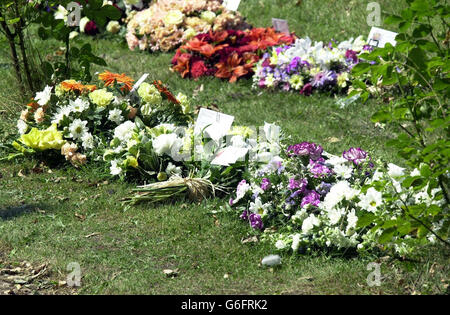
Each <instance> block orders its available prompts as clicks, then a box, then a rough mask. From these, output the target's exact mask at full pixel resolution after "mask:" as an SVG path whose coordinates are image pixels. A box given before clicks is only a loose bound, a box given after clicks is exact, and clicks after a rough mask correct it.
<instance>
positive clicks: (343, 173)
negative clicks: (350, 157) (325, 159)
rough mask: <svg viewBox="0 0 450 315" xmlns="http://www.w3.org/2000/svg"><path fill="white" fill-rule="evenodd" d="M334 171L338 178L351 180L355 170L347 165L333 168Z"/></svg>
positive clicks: (338, 165) (337, 165)
mask: <svg viewBox="0 0 450 315" xmlns="http://www.w3.org/2000/svg"><path fill="white" fill-rule="evenodd" d="M333 171H334V172H335V173H336V175H337V176H339V177H341V178H344V179H349V178H350V177H352V173H353V168H351V167H349V166H347V165H345V164H336V165H335V166H334V167H333Z"/></svg>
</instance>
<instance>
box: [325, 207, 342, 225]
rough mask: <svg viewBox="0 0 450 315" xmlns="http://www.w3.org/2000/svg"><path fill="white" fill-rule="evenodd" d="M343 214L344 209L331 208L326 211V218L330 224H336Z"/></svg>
mask: <svg viewBox="0 0 450 315" xmlns="http://www.w3.org/2000/svg"><path fill="white" fill-rule="evenodd" d="M344 214H345V209H331V210H330V211H328V218H329V219H330V223H331V224H333V225H334V224H337V223H338V222H339V221H340V220H341V217H342V216H343V215H344Z"/></svg>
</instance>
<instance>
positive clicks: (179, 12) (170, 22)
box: [126, 0, 250, 51]
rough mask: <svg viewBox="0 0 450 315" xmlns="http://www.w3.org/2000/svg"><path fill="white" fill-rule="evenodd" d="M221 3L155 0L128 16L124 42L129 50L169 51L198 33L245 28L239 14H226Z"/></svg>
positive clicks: (192, 0) (212, 1) (217, 0)
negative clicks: (146, 7)
mask: <svg viewBox="0 0 450 315" xmlns="http://www.w3.org/2000/svg"><path fill="white" fill-rule="evenodd" d="M222 2H223V1H222V0H209V1H206V0H157V1H155V2H153V3H152V4H151V5H150V7H149V8H148V9H146V10H143V11H140V12H134V13H131V14H130V16H129V18H128V20H129V22H128V25H127V34H126V39H127V42H128V46H129V48H130V49H131V50H134V49H136V48H137V47H138V48H139V49H140V50H150V51H160V50H161V51H169V50H173V49H175V48H177V47H178V46H180V45H181V44H182V43H185V42H186V41H188V40H189V39H191V38H192V37H194V36H195V35H197V34H199V33H206V32H209V31H210V30H214V31H220V30H224V29H247V28H249V27H250V25H248V24H247V23H245V21H244V18H243V17H242V16H241V14H240V13H239V12H234V11H228V10H226V9H224V7H223V6H222Z"/></svg>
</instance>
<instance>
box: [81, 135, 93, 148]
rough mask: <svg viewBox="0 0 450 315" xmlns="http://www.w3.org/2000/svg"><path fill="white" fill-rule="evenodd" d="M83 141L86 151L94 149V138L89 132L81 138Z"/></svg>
mask: <svg viewBox="0 0 450 315" xmlns="http://www.w3.org/2000/svg"><path fill="white" fill-rule="evenodd" d="M81 141H83V143H82V145H83V148H85V149H93V148H94V137H93V136H92V134H90V133H89V132H86V133H85V134H84V136H83V137H81Z"/></svg>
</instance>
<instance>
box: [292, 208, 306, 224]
mask: <svg viewBox="0 0 450 315" xmlns="http://www.w3.org/2000/svg"><path fill="white" fill-rule="evenodd" d="M307 217H308V213H307V212H306V209H304V208H302V209H301V210H298V211H297V212H296V213H295V214H294V215H293V216H292V217H291V220H292V222H294V223H298V224H300V223H301V222H302V221H303V220H304V219H305V218H307Z"/></svg>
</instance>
